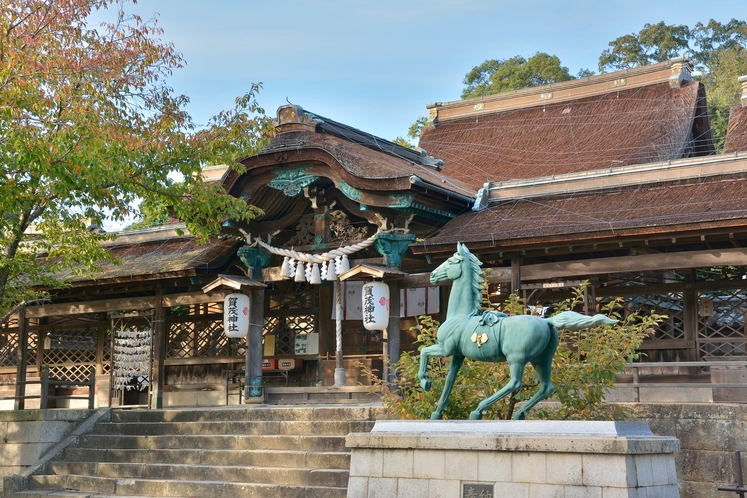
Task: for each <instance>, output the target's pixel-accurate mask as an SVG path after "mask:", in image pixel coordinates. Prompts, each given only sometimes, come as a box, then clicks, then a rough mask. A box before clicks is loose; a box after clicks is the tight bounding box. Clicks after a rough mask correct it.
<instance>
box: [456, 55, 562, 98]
mask: <svg viewBox="0 0 747 498" xmlns="http://www.w3.org/2000/svg"><path fill="white" fill-rule="evenodd" d="M572 79H575V78H574V76H573V75H571V74H570V72H569V71H568V68H567V67H564V66H561V65H560V59H559V58H558V57H557V56H555V55H548V54H546V53H544V52H537V53H536V54H534V55H533V56H532V57H530V58H529V59H525V58H524V57H521V56H518V55H517V56H515V57H511V58H510V59H504V60H498V59H491V60H487V61H485V62H483V63H482V64H480V65H479V66H475V67H473V68H472V70H471V71H470V72H469V73H467V75H466V76H465V77H464V81H463V83H464V84H465V87H464V90H463V91H462V98H463V99H468V98H471V97H481V96H484V95H492V94H494V93H502V92H510V91H513V90H519V89H521V88H529V87H534V86H541V85H547V84H549V83H558V82H561V81H569V80H572Z"/></svg>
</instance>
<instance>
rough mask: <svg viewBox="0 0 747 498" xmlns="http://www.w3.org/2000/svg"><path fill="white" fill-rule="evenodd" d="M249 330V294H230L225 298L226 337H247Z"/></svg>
mask: <svg viewBox="0 0 747 498" xmlns="http://www.w3.org/2000/svg"><path fill="white" fill-rule="evenodd" d="M247 332H249V296H247V295H246V294H239V293H234V294H228V295H227V296H226V297H225V299H224V300H223V333H224V334H226V337H232V338H233V337H245V336H246V334H247Z"/></svg>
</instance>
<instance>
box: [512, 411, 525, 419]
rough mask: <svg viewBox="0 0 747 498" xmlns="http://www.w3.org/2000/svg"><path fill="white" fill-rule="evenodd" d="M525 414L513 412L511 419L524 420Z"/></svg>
mask: <svg viewBox="0 0 747 498" xmlns="http://www.w3.org/2000/svg"><path fill="white" fill-rule="evenodd" d="M526 418H527V416H526V414H525V413H524V412H516V413H514V416H513V419H514V420H526Z"/></svg>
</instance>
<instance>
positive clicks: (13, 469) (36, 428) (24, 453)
mask: <svg viewBox="0 0 747 498" xmlns="http://www.w3.org/2000/svg"><path fill="white" fill-rule="evenodd" d="M93 413H94V411H93V410H18V411H13V410H9V411H0V454H1V455H2V458H0V481H1V480H2V478H4V477H6V476H9V475H11V474H18V473H21V472H23V471H24V470H26V469H28V468H29V467H30V466H32V465H33V464H35V463H36V462H37V461H38V460H39V459H40V458H41V457H42V456H43V455H44V454H45V453H46V452H48V451H49V450H50V449H51V448H52V447H53V446H54V445H56V444H57V443H59V442H60V441H62V440H63V439H64V438H65V437H66V436H67V435H69V434H71V433H72V432H73V431H74V430H75V429H76V428H77V427H78V426H79V425H80V424H81V423H82V422H84V421H85V420H87V419H88V418H90V417H91V415H92V414H93ZM1 486H2V483H1V482H0V490H1V489H2V487H1Z"/></svg>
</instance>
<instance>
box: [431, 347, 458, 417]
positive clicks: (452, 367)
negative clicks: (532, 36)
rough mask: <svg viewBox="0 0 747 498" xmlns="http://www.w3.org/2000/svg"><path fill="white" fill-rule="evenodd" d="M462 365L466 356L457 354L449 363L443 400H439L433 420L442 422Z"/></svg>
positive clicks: (432, 415)
mask: <svg viewBox="0 0 747 498" xmlns="http://www.w3.org/2000/svg"><path fill="white" fill-rule="evenodd" d="M462 363H464V356H462V355H460V354H455V355H454V356H452V357H451V362H450V363H449V373H447V374H446V382H445V383H444V391H443V392H442V393H441V399H439V400H438V406H436V411H435V412H433V413H431V420H441V419H442V418H444V409H446V402H447V401H448V400H449V395H451V389H452V388H453V387H454V381H455V380H456V378H457V374H458V373H459V369H460V368H462Z"/></svg>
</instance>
